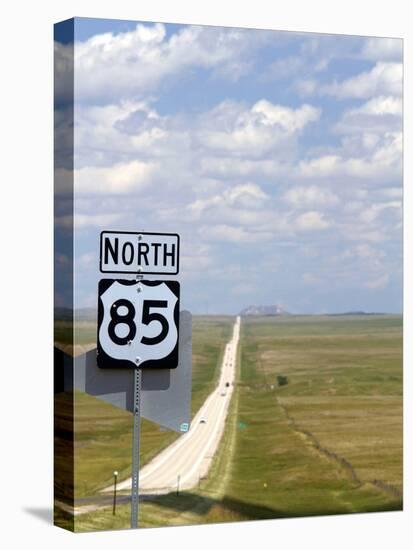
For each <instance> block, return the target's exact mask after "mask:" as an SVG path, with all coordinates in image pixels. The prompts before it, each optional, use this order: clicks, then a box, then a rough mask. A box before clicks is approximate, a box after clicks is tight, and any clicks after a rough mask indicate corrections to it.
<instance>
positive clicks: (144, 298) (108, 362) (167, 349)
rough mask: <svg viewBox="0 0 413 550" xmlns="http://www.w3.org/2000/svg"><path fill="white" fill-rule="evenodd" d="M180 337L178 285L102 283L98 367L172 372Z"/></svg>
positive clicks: (176, 364) (169, 282)
mask: <svg viewBox="0 0 413 550" xmlns="http://www.w3.org/2000/svg"><path fill="white" fill-rule="evenodd" d="M178 336H179V283H178V282H177V281H131V280H123V279H102V280H101V281H99V304H98V335H97V343H98V346H97V348H98V355H97V363H98V366H99V367H101V368H116V369H117V368H125V367H128V368H130V367H142V368H145V369H174V368H176V367H177V366H178Z"/></svg>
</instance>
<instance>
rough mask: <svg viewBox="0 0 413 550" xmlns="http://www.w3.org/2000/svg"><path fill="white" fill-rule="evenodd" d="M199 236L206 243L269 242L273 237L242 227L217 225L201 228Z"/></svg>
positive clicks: (269, 233) (263, 232) (270, 233)
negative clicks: (201, 236) (202, 237)
mask: <svg viewBox="0 0 413 550" xmlns="http://www.w3.org/2000/svg"><path fill="white" fill-rule="evenodd" d="M199 234H200V235H203V236H204V238H205V239H206V240H207V241H220V242H236V243H240V244H241V243H253V242H259V241H266V240H267V241H268V240H271V239H272V238H273V237H274V235H273V233H272V232H270V231H267V232H266V231H257V230H252V231H249V230H247V229H245V228H244V227H242V226H234V225H228V224H218V225H210V226H205V227H201V228H200V229H199Z"/></svg>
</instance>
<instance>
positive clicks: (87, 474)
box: [56, 317, 232, 500]
mask: <svg viewBox="0 0 413 550" xmlns="http://www.w3.org/2000/svg"><path fill="white" fill-rule="evenodd" d="M82 326H83V328H84V332H83V333H82V334H81V337H80V342H81V344H82V345H91V344H94V343H95V342H94V337H95V334H96V331H95V330H94V328H93V326H92V323H87V322H84V323H83V324H82ZM231 327H232V319H231V318H230V317H195V318H194V321H193V388H192V413H193V414H195V413H196V411H197V409H198V408H199V406H200V405H201V403H202V402H203V401H204V399H205V398H206V396H207V395H208V394H209V393H210V391H211V390H212V388H213V386H214V384H215V381H216V378H217V376H218V373H219V367H220V363H221V357H222V353H223V349H224V345H225V343H226V342H227V340H228V339H229V336H230V330H231ZM67 331H68V328H67V323H65V322H62V323H61V324H60V326H59V325H58V327H57V331H56V335H60V342H61V343H62V344H63V345H64V344H66V343H67V342H68V341H69V340H70V338H69V337H68V334H67ZM57 400H60V402H61V403H58V406H57V407H56V411H57V412H59V411H61V418H60V419H58V423H59V425H60V426H61V428H62V430H63V428H64V426H66V425H67V418H66V416H67V415H66V413H67V411H68V409H67V406H65V402H66V401H67V399H66V396H64V395H63V394H62V395H61V396H60V397H59V396H58V397H57ZM69 412H70V411H69ZM176 437H178V434H177V433H175V432H171V431H161V430H160V428H159V426H157V425H155V424H153V423H152V422H149V421H147V420H145V419H142V425H141V466H143V465H144V464H145V463H146V462H148V461H149V460H150V459H151V458H152V457H153V456H154V455H155V454H157V453H158V452H159V451H160V450H161V449H163V448H164V447H166V446H167V445H169V444H170V443H171V442H172V441H174V439H176ZM131 444H132V416H131V414H130V413H128V412H126V411H123V410H121V409H117V408H116V407H113V406H111V405H109V404H107V403H104V402H103V401H101V400H99V399H97V398H94V397H91V396H88V395H86V394H84V393H82V392H76V393H75V468H74V472H75V474H74V475H75V499H82V498H86V497H93V496H95V495H96V494H97V493H98V491H99V490H100V489H101V488H103V487H105V486H107V485H109V484H110V483H111V482H112V481H113V478H112V474H113V471H114V470H117V471H118V472H119V478H118V479H119V480H122V479H125V478H127V477H129V476H130V472H131V470H130V468H131V452H132V451H131ZM64 445H65V440H64V438H62V437H60V438H59V437H57V438H56V449H57V454H58V456H60V455H62V457H63V458H64V451H65V447H64ZM59 452H60V455H59ZM63 471H65V470H63ZM59 481H60V480H59V479H58V480H57V484H58V487H60V489H61V490H60V494H59V498H61V499H62V500H64V499H65V494H64V485H63V483H59Z"/></svg>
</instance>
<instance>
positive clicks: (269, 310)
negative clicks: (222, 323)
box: [239, 304, 290, 316]
mask: <svg viewBox="0 0 413 550" xmlns="http://www.w3.org/2000/svg"><path fill="white" fill-rule="evenodd" d="M239 314H240V315H241V316H247V315H262V316H275V315H290V313H289V312H288V311H286V310H285V309H284V308H283V307H282V306H280V305H278V304H274V305H270V306H254V305H253V306H248V307H245V308H244V309H243V310H241V311H240V313H239Z"/></svg>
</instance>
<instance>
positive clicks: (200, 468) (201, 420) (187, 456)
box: [104, 317, 240, 494]
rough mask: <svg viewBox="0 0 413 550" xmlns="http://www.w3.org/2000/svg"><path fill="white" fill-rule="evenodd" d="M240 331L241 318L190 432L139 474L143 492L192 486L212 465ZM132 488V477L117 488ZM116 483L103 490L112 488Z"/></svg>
mask: <svg viewBox="0 0 413 550" xmlns="http://www.w3.org/2000/svg"><path fill="white" fill-rule="evenodd" d="M239 331H240V317H237V319H236V322H235V324H234V328H233V333H232V337H231V339H230V341H229V342H228V343H227V344H226V347H225V352H224V357H223V361H222V367H221V374H220V378H219V382H218V385H217V387H216V388H215V389H214V391H213V392H212V393H211V394H210V395H209V396H208V397H207V399H206V400H205V402H204V404H203V405H202V407H201V408H200V410H199V411H198V413H197V414H196V415H195V417H194V418H193V420H192V423H191V427H190V429H189V431H188V432H187V433H186V434H184V435H182V436H181V437H180V438H179V439H177V440H176V441H175V442H174V443H172V444H171V445H170V446H169V447H167V448H166V449H165V450H164V451H162V452H161V453H159V454H158V455H157V456H156V457H155V458H153V460H152V461H151V462H149V463H148V464H147V465H146V466H145V467H144V468H142V470H141V471H140V475H139V493H140V494H161V493H168V492H171V491H176V490H177V488H178V485H179V489H190V488H191V487H194V486H196V485H197V484H198V483H199V479H200V478H202V477H204V476H205V475H206V473H207V471H208V469H209V466H210V465H211V460H212V458H213V456H214V454H215V452H216V450H217V448H218V445H219V442H220V439H221V436H222V434H223V432H224V426H225V419H226V416H227V412H228V407H229V403H230V400H231V396H232V392H233V382H234V380H235V368H236V358H237V349H238V341H239ZM130 488H131V479H130V478H129V479H127V480H125V481H123V482H120V483H118V490H119V491H122V490H127V489H130ZM112 490H113V486H110V487H107V488H106V489H105V490H104V491H105V492H108V491H112Z"/></svg>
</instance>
